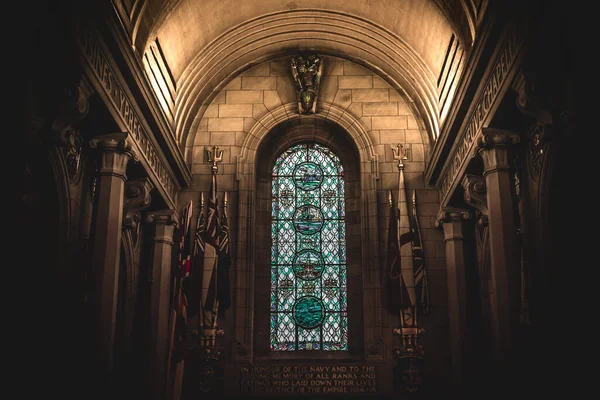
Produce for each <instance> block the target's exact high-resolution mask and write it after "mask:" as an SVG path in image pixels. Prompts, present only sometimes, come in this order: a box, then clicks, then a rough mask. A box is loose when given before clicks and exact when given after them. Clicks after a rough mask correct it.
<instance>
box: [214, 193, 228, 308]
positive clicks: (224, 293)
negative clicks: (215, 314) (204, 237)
mask: <svg viewBox="0 0 600 400" xmlns="http://www.w3.org/2000/svg"><path fill="white" fill-rule="evenodd" d="M219 228H220V232H219V251H218V252H217V254H218V263H217V301H218V302H219V315H223V313H224V312H225V311H226V310H227V309H228V308H229V306H230V305H231V299H230V298H231V295H230V288H229V267H230V266H231V256H230V254H229V222H228V220H227V192H225V194H224V195H223V214H222V215H221V222H220V224H219Z"/></svg>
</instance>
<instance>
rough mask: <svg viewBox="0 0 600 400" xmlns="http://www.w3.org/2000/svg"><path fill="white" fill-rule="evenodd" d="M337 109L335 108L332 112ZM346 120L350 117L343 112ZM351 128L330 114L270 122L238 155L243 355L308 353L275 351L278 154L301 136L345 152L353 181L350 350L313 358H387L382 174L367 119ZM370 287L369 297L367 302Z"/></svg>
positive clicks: (348, 195)
mask: <svg viewBox="0 0 600 400" xmlns="http://www.w3.org/2000/svg"><path fill="white" fill-rule="evenodd" d="M332 115H335V114H332ZM342 120H343V119H342ZM346 125H347V128H344V127H342V125H341V124H338V123H335V122H333V121H331V120H329V119H327V118H324V117H322V116H321V117H318V116H304V117H302V118H292V119H288V120H284V121H283V122H281V123H279V124H274V125H273V126H271V127H270V128H269V129H267V128H265V127H266V126H269V125H268V124H267V123H266V122H265V123H264V124H263V123H260V124H257V128H256V129H254V130H253V132H251V134H250V135H248V139H247V141H246V143H245V145H244V146H243V150H242V153H241V156H240V157H239V159H238V165H237V172H238V174H237V178H238V183H239V200H238V201H239V207H238V213H239V219H238V221H239V225H238V229H237V234H238V246H237V261H238V269H237V276H236V299H237V300H236V317H235V321H234V324H235V335H236V338H235V339H234V342H235V343H236V344H237V346H238V349H237V351H235V350H234V352H233V354H232V356H233V358H234V359H236V360H237V361H260V360H264V359H273V358H290V357H291V358H295V359H298V358H302V359H304V358H305V357H307V355H306V354H304V355H302V354H297V353H296V354H289V352H288V353H285V352H284V354H282V353H279V354H274V353H275V352H270V351H269V301H270V263H271V211H272V210H271V204H272V203H271V201H272V197H271V184H272V179H271V177H272V169H273V165H274V162H275V160H276V159H277V157H278V156H279V155H280V154H281V153H282V152H283V151H284V150H285V149H287V148H289V147H290V146H293V145H295V144H298V143H308V142H310V143H318V144H320V145H323V146H325V147H327V148H329V149H330V150H331V151H332V152H334V153H335V154H336V155H337V156H338V157H339V159H340V161H341V163H342V166H343V169H344V181H345V187H346V189H345V204H346V207H345V213H346V214H345V215H346V216H345V223H346V241H347V243H346V245H347V249H348V250H347V273H348V284H347V287H348V291H347V298H348V321H349V322H348V326H349V333H348V351H347V352H329V353H328V354H324V353H326V352H321V354H315V355H310V356H309V359H314V357H317V358H325V359H329V358H333V359H340V358H341V359H353V360H359V359H365V358H376V359H380V358H382V349H381V348H380V347H378V345H377V343H378V342H377V341H378V339H379V338H381V333H380V332H379V331H380V330H381V323H380V321H381V310H380V309H379V306H380V305H379V300H378V299H379V298H380V296H379V286H378V284H377V283H378V282H379V272H378V266H379V263H378V250H377V246H378V238H377V234H378V233H377V213H376V207H377V203H376V186H375V175H374V172H375V170H376V168H371V166H372V165H376V161H375V160H376V157H373V155H372V154H371V153H370V152H369V148H370V147H371V146H370V139H369V137H368V135H366V134H365V132H364V131H363V132H361V130H360V129H359V126H360V125H357V124H353V123H349V122H348V121H346ZM365 287H367V288H369V289H368V291H369V292H368V295H369V297H368V298H369V304H365Z"/></svg>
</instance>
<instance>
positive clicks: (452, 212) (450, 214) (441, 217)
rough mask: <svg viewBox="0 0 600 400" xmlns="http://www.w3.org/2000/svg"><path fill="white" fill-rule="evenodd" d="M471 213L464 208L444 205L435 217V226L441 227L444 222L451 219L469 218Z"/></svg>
mask: <svg viewBox="0 0 600 400" xmlns="http://www.w3.org/2000/svg"><path fill="white" fill-rule="evenodd" d="M469 218H471V213H470V212H469V211H468V210H464V209H462V208H453V207H442V208H440V211H439V212H438V215H437V217H436V219H435V223H434V225H435V227H436V228H440V227H441V226H442V225H443V224H444V223H446V222H451V221H460V220H468V219H469Z"/></svg>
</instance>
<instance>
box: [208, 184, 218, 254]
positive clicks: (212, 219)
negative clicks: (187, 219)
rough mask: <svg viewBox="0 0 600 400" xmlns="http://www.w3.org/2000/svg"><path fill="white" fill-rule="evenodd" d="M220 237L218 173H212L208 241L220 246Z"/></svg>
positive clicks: (216, 246)
mask: <svg viewBox="0 0 600 400" xmlns="http://www.w3.org/2000/svg"><path fill="white" fill-rule="evenodd" d="M218 239H219V215H218V210H217V175H216V174H214V173H213V174H212V180H211V181H210V194H209V197H208V210H207V217H206V243H208V244H210V245H211V246H213V247H214V248H215V249H217V248H218V245H217V241H218Z"/></svg>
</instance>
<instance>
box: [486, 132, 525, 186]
mask: <svg viewBox="0 0 600 400" xmlns="http://www.w3.org/2000/svg"><path fill="white" fill-rule="evenodd" d="M520 139H521V138H520V136H519V135H518V134H517V133H514V132H511V131H507V130H504V129H493V128H483V129H482V135H481V136H479V137H478V138H477V146H478V147H477V152H478V154H479V155H480V156H481V158H482V159H483V167H484V172H483V176H484V177H485V176H486V175H487V174H489V173H491V172H493V171H500V170H503V171H508V170H510V160H509V152H508V148H509V146H511V145H514V144H517V143H519V141H520Z"/></svg>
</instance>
